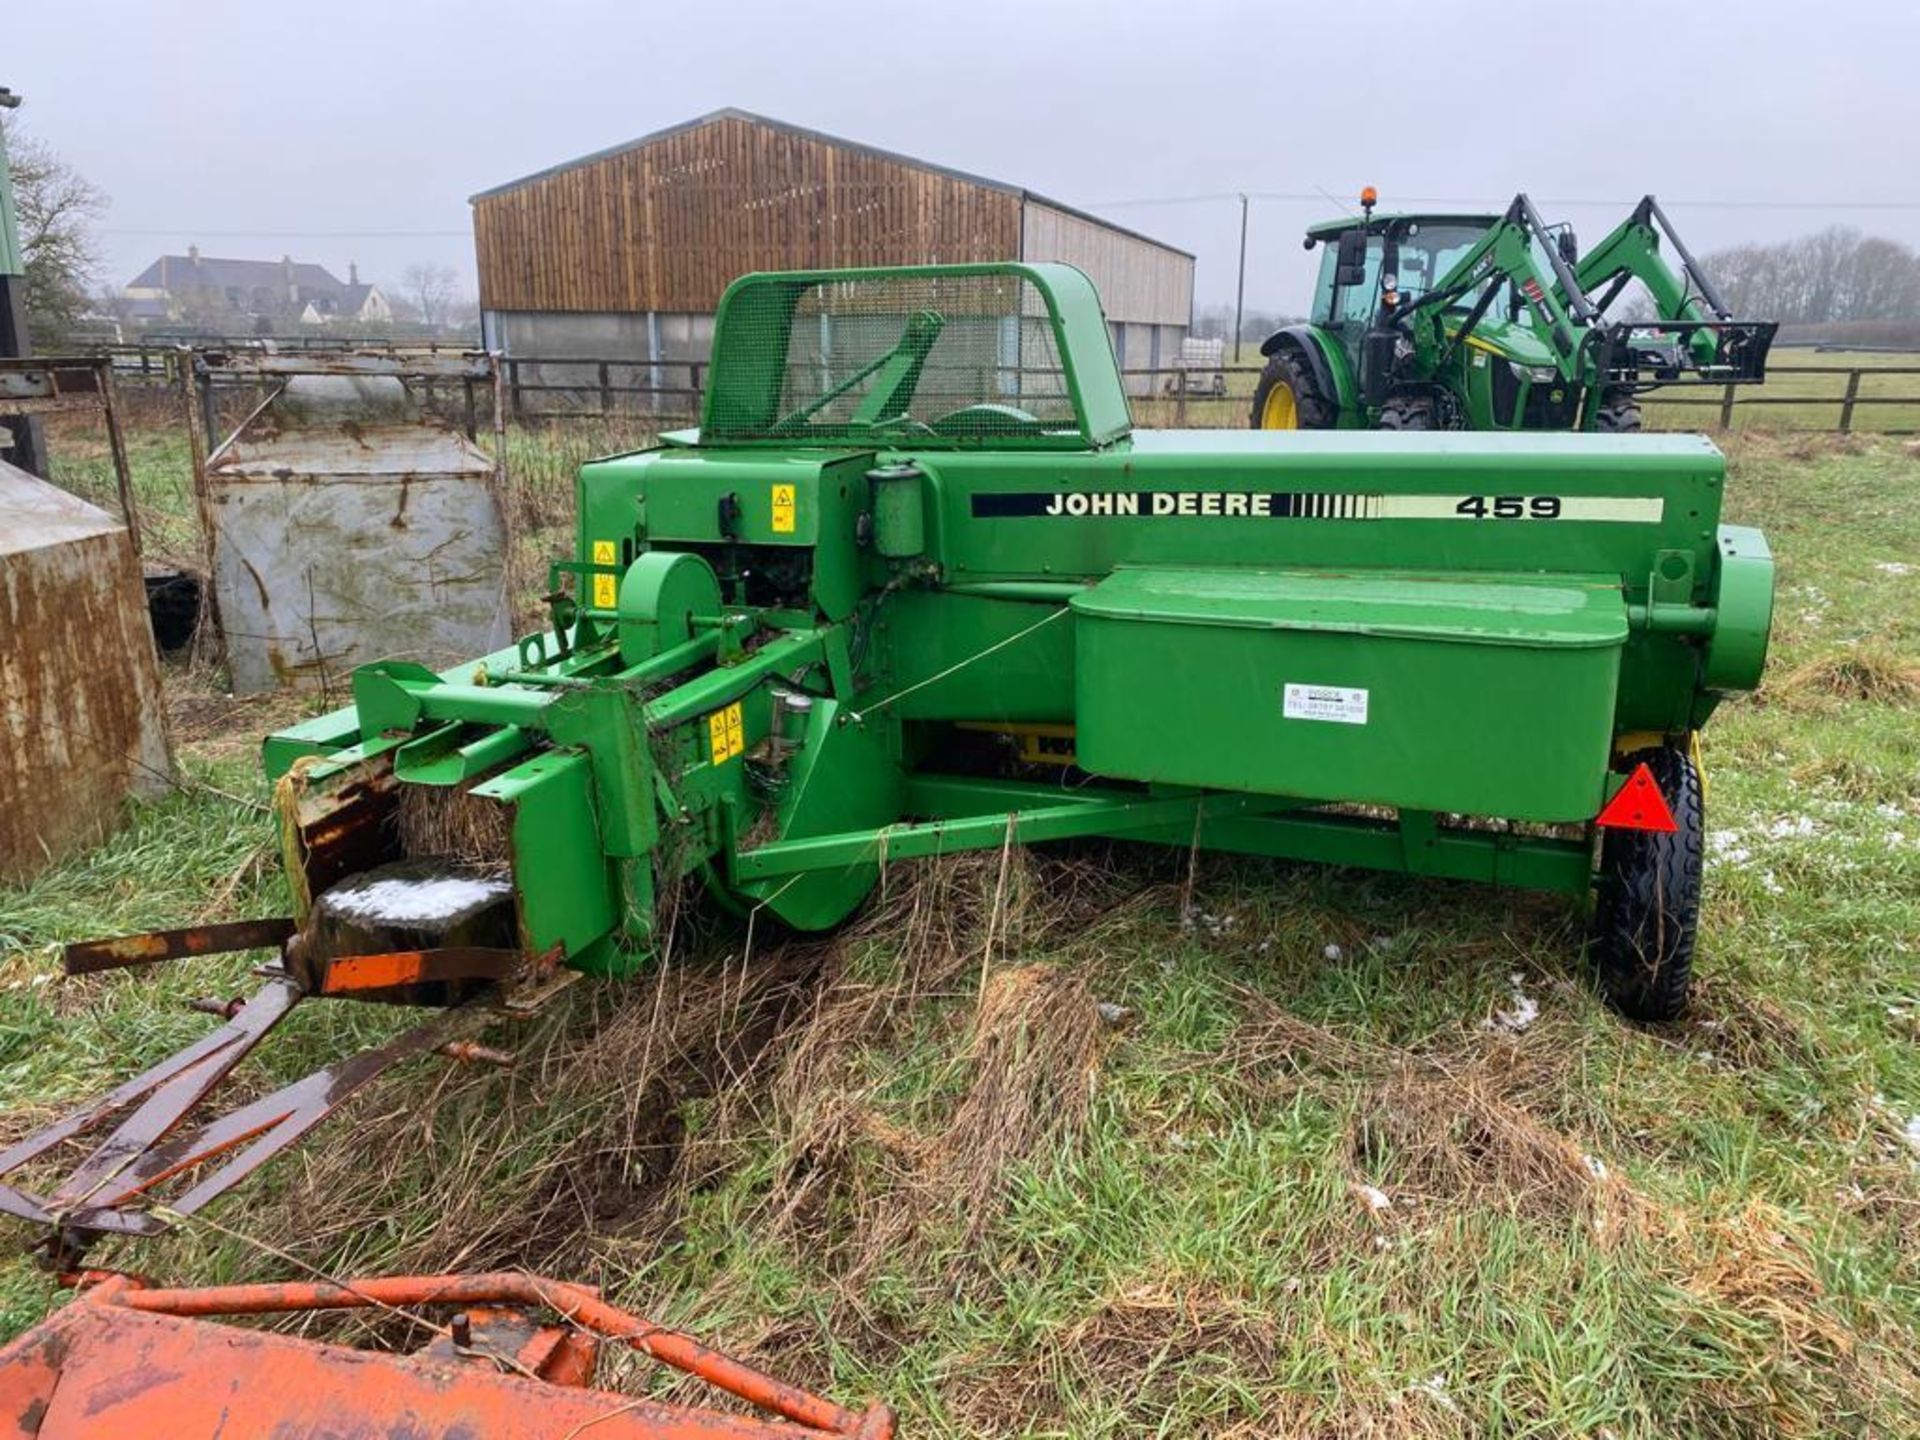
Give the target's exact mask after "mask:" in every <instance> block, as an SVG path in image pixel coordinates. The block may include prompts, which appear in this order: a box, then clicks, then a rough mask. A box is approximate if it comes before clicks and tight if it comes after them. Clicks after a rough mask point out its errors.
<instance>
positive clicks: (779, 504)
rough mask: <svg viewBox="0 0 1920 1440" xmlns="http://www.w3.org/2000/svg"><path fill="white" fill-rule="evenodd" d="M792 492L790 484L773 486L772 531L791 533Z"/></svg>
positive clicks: (792, 524)
mask: <svg viewBox="0 0 1920 1440" xmlns="http://www.w3.org/2000/svg"><path fill="white" fill-rule="evenodd" d="M794 512H795V504H794V493H793V486H791V485H776V486H774V487H773V533H774V534H776V535H791V534H793V531H794Z"/></svg>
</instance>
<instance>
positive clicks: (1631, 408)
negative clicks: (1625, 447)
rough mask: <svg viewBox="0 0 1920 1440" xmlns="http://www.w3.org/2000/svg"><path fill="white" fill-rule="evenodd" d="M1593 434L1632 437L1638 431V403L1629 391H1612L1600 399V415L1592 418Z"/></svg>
mask: <svg viewBox="0 0 1920 1440" xmlns="http://www.w3.org/2000/svg"><path fill="white" fill-rule="evenodd" d="M1593 428H1594V433H1596V434H1599V435H1632V434H1635V433H1637V432H1638V431H1639V429H1640V402H1639V401H1638V400H1636V399H1634V398H1633V395H1632V393H1631V392H1630V391H1626V390H1614V391H1611V392H1609V393H1608V394H1606V395H1603V396H1601V397H1600V413H1599V414H1598V415H1596V416H1594V417H1593Z"/></svg>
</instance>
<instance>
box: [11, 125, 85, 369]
mask: <svg viewBox="0 0 1920 1440" xmlns="http://www.w3.org/2000/svg"><path fill="white" fill-rule="evenodd" d="M0 146H4V147H5V149H6V154H7V160H8V162H9V167H10V169H11V170H12V173H13V198H14V208H15V210H16V212H17V213H18V217H19V221H20V251H21V256H22V258H23V259H24V261H25V263H26V271H27V283H26V297H27V325H28V328H29V329H30V330H31V332H32V336H33V342H34V344H35V346H36V347H49V348H51V347H54V346H57V345H58V344H59V342H60V341H61V340H62V339H63V338H64V337H65V336H66V335H67V333H68V332H69V331H70V330H71V329H72V328H73V325H74V322H75V321H77V320H78V319H79V318H80V316H81V315H82V314H83V313H85V311H86V309H87V303H88V302H87V289H88V285H89V284H90V282H91V281H92V279H93V274H94V271H95V269H96V268H97V266H98V263H99V262H98V259H97V257H96V255H95V253H94V248H93V222H94V221H95V220H96V219H98V218H99V216H100V214H101V212H102V211H104V210H105V209H106V208H107V197H106V193H105V192H104V191H102V190H101V189H100V187H99V186H97V185H95V184H94V183H93V182H92V181H90V180H88V179H87V178H86V177H85V176H83V175H81V174H80V172H79V171H77V170H75V169H74V168H73V167H72V166H71V165H69V164H68V163H67V162H66V161H65V160H62V159H61V158H60V157H59V155H57V154H56V153H54V151H53V149H52V147H51V146H49V145H47V144H46V143H45V142H44V141H41V140H36V139H34V138H33V137H32V136H30V135H28V134H26V133H25V132H24V131H23V130H22V129H21V128H20V125H19V122H18V121H16V120H14V119H12V118H11V117H10V116H7V115H5V114H4V113H0Z"/></svg>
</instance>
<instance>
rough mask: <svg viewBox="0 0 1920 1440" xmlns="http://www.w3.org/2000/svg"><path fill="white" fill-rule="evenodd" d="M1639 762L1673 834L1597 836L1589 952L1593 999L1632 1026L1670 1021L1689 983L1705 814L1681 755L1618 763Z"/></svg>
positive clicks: (1634, 757) (1696, 777)
mask: <svg viewBox="0 0 1920 1440" xmlns="http://www.w3.org/2000/svg"><path fill="white" fill-rule="evenodd" d="M1642 761H1644V762H1646V766H1647V769H1648V770H1649V771H1650V772H1651V773H1652V775H1653V780H1654V783H1655V784H1656V785H1658V786H1659V787H1660V793H1661V795H1662V796H1664V797H1665V799H1666V802H1667V806H1668V808H1669V809H1670V810H1671V811H1672V812H1673V821H1674V824H1675V826H1676V827H1677V828H1676V829H1674V830H1673V831H1671V832H1666V831H1658V830H1611V829H1610V830H1605V831H1602V832H1601V834H1602V839H1601V842H1600V893H1599V898H1598V903H1597V904H1596V906H1595V909H1594V925H1593V938H1592V941H1591V944H1592V950H1591V954H1592V956H1593V959H1594V962H1595V964H1596V967H1597V969H1598V972H1599V980H1600V993H1601V995H1602V996H1603V997H1604V998H1605V999H1606V1002H1607V1003H1608V1004H1609V1005H1611V1006H1612V1007H1613V1008H1614V1009H1616V1010H1618V1011H1619V1012H1620V1013H1621V1014H1623V1015H1625V1016H1627V1017H1628V1018H1629V1019H1632V1020H1649V1021H1660V1020H1677V1019H1679V1018H1680V1016H1681V1015H1683V1014H1685V1013H1686V1009H1687V994H1688V991H1689V990H1690V989H1691V987H1692V983H1693V942H1694V936H1695V933H1696V932H1697V931H1698V929H1699V923H1700V873H1701V868H1702V862H1703V858H1704V851H1705V848H1706V847H1705V830H1706V817H1705V809H1704V806H1703V804H1702V796H1701V789H1700V772H1699V770H1698V769H1697V768H1696V767H1695V765H1694V763H1693V757H1692V756H1690V755H1689V754H1688V753H1687V752H1686V751H1685V750H1682V749H1678V748H1676V747H1674V746H1671V745H1668V746H1662V747H1661V748H1659V749H1657V750H1640V751H1636V752H1634V753H1633V754H1631V755H1628V756H1626V757H1625V763H1626V764H1627V765H1628V766H1629V767H1631V766H1635V765H1638V764H1640V763H1641V762H1642Z"/></svg>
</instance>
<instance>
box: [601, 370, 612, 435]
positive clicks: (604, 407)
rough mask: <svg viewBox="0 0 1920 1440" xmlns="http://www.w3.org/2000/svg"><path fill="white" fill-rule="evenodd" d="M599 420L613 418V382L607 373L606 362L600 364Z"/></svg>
mask: <svg viewBox="0 0 1920 1440" xmlns="http://www.w3.org/2000/svg"><path fill="white" fill-rule="evenodd" d="M600 418H601V419H602V420H611V419H612V418H613V380H612V378H611V377H610V376H609V375H608V373H607V362H606V361H604V360H602V361H601V362H600Z"/></svg>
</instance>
